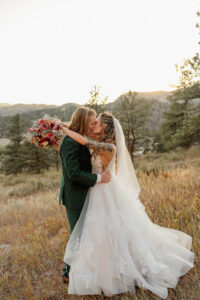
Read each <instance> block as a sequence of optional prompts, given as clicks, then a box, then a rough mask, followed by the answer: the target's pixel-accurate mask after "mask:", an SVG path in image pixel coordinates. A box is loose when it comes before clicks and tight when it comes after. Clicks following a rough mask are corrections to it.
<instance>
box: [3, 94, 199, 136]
mask: <svg viewBox="0 0 200 300" xmlns="http://www.w3.org/2000/svg"><path fill="white" fill-rule="evenodd" d="M173 92H174V91H170V92H168V91H153V92H137V97H138V98H142V99H144V100H145V101H148V102H149V101H151V110H150V117H149V118H148V120H147V122H146V124H145V126H148V127H149V128H151V129H153V130H158V129H159V128H160V125H161V123H162V121H163V112H165V111H167V110H168V108H169V105H170V101H169V100H168V99H167V97H168V96H170V95H171V94H172V93H173ZM192 100H194V101H193V102H194V104H195V103H196V104H197V103H199V100H200V99H192ZM121 101H122V96H119V97H118V98H117V99H115V100H114V101H113V102H109V103H107V104H106V110H108V111H111V112H114V110H115V108H116V107H117V106H118V105H119V103H120V102H121ZM78 106H79V104H77V103H65V104H63V105H60V106H58V105H46V104H20V103H19V104H15V105H11V104H8V103H0V138H7V133H8V126H9V120H10V118H11V117H12V116H13V115H15V114H16V113H21V115H22V118H23V120H24V121H25V123H26V126H27V128H28V127H30V126H31V125H32V121H33V120H36V119H39V118H41V117H42V116H43V115H44V114H49V115H51V116H57V117H58V118H61V119H63V120H65V121H69V120H70V119H71V116H72V113H73V112H74V110H75V109H76V108H77V107H78Z"/></svg>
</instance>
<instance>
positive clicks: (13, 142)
mask: <svg viewBox="0 0 200 300" xmlns="http://www.w3.org/2000/svg"><path fill="white" fill-rule="evenodd" d="M24 131H25V125H24V122H23V120H22V119H21V116H20V114H16V115H15V116H13V117H12V119H11V121H10V126H9V130H8V137H9V138H10V144H8V145H7V146H6V149H5V152H4V153H3V155H2V161H1V163H2V165H1V171H2V172H3V173H5V174H17V173H20V172H21V171H22V167H23V166H22V161H21V155H20V153H21V147H22V141H23V134H24Z"/></svg>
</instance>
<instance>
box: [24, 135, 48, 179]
mask: <svg viewBox="0 0 200 300" xmlns="http://www.w3.org/2000/svg"><path fill="white" fill-rule="evenodd" d="M20 157H21V165H22V171H23V172H27V173H37V174H40V173H41V172H42V171H43V170H48V169H49V167H50V166H51V158H50V157H51V155H50V151H49V149H43V148H38V147H36V146H35V145H34V144H31V143H30V142H29V141H25V142H24V143H23V145H22V147H21V152H20Z"/></svg>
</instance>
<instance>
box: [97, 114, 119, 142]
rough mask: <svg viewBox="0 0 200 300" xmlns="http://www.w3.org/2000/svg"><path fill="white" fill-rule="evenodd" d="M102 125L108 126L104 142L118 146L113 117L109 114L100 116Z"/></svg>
mask: <svg viewBox="0 0 200 300" xmlns="http://www.w3.org/2000/svg"><path fill="white" fill-rule="evenodd" d="M99 117H100V118H101V123H102V124H107V126H106V128H105V130H104V137H103V138H102V140H103V142H105V143H111V144H116V136H115V126H114V119H113V115H112V114H111V113H109V112H104V113H101V114H100V115H99Z"/></svg>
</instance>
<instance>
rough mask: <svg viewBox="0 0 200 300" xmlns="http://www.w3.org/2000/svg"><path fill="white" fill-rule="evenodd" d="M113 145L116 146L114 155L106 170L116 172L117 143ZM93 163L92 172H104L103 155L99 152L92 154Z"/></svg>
mask: <svg viewBox="0 0 200 300" xmlns="http://www.w3.org/2000/svg"><path fill="white" fill-rule="evenodd" d="M113 147H114V155H113V157H112V159H111V161H110V162H109V164H108V166H107V168H106V170H108V171H110V172H114V169H115V157H116V147H115V145H113ZM91 164H92V173H94V174H99V173H101V172H102V163H101V157H100V155H99V154H97V155H96V156H95V157H94V156H93V155H92V158H91Z"/></svg>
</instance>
